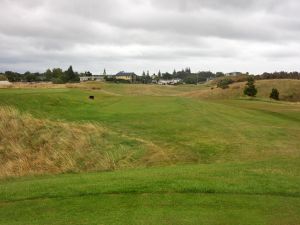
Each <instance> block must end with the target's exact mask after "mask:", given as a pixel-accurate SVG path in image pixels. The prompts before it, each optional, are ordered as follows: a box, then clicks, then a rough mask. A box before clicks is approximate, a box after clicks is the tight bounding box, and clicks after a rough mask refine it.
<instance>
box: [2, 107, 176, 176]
mask: <svg viewBox="0 0 300 225" xmlns="http://www.w3.org/2000/svg"><path fill="white" fill-rule="evenodd" d="M128 142H129V143H130V144H129V145H126V144H125V145H124V144H123V143H128ZM132 145H134V146H132ZM169 154H170V153H169V152H166V151H165V150H164V149H161V148H160V147H159V146H157V145H155V144H153V143H152V142H149V141H146V140H143V139H138V138H133V137H129V136H127V135H123V134H118V133H115V132H112V131H110V130H108V129H107V128H104V127H103V126H100V125H99V124H91V123H85V124H78V123H70V122H62V121H50V120H46V119H43V120H41V119H36V118H33V117H32V116H31V115H30V114H25V113H21V112H19V111H18V110H16V109H15V108H12V107H0V177H10V176H24V175H25V176H27V175H39V174H59V173H66V172H81V171H106V170H115V169H121V168H133V167H140V166H141V167H144V166H153V165H162V164H170V163H172V162H171V161H174V158H172V155H171V154H170V155H169Z"/></svg>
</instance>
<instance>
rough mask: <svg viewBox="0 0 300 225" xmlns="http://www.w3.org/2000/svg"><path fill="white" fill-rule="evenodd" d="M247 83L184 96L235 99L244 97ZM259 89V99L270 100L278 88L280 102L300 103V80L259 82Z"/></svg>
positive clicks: (204, 90)
mask: <svg viewBox="0 0 300 225" xmlns="http://www.w3.org/2000/svg"><path fill="white" fill-rule="evenodd" d="M245 84H246V82H239V83H234V84H232V85H230V87H229V88H228V89H221V88H216V87H211V88H206V89H202V90H195V91H190V92H186V93H183V95H184V96H188V97H197V98H201V99H208V100H209V99H233V98H242V97H244V94H243V91H244V87H245ZM255 85H256V87H257V89H258V94H257V97H258V98H265V99H269V97H270V93H271V91H272V88H277V89H278V90H279V93H280V100H284V101H293V102H297V101H300V80H288V79H276V80H258V81H256V82H255Z"/></svg>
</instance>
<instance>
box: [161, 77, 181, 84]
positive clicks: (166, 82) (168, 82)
mask: <svg viewBox="0 0 300 225" xmlns="http://www.w3.org/2000/svg"><path fill="white" fill-rule="evenodd" d="M181 82H182V80H181V79H178V78H177V79H172V80H159V81H158V84H160V85H176V84H180V83H181Z"/></svg>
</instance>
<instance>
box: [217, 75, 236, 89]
mask: <svg viewBox="0 0 300 225" xmlns="http://www.w3.org/2000/svg"><path fill="white" fill-rule="evenodd" d="M232 83H233V80H231V79H230V78H225V79H222V80H219V81H218V83H217V87H218V88H222V89H226V88H229V85H230V84H232Z"/></svg>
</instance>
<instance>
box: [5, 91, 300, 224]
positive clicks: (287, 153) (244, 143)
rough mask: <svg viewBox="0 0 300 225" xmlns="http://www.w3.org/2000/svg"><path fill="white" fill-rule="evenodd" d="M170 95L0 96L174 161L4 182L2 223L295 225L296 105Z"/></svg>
mask: <svg viewBox="0 0 300 225" xmlns="http://www.w3.org/2000/svg"><path fill="white" fill-rule="evenodd" d="M132 88H134V86H132ZM155 88H157V87H155ZM162 88H163V87H162ZM183 90H184V87H180V90H179V91H178V93H182V91H183ZM110 92H113V93H115V94H118V96H116V95H115V96H113V95H110V94H109V93H110ZM90 94H93V95H95V96H96V100H95V101H90V100H89V99H88V96H89V95H90ZM175 94H176V89H175V90H173V89H172V92H171V93H170V92H169V90H168V91H161V92H160V93H159V95H163V96H151V94H150V95H149V92H147V96H143V95H141V94H140V95H136V94H131V92H130V91H128V86H126V85H120V86H116V85H113V86H109V85H108V86H107V87H106V92H104V91H103V90H102V91H87V90H78V89H61V90H46V89H32V90H30V89H27V90H15V89H11V90H0V102H1V104H2V105H11V106H14V107H16V108H18V109H20V110H22V111H25V112H29V113H31V114H32V115H34V116H35V117H38V118H48V119H52V120H65V121H75V122H85V121H91V122H93V121H95V122H99V123H101V124H103V125H105V126H106V127H108V128H109V129H112V130H114V131H116V132H118V133H120V134H126V135H128V136H131V137H136V138H141V139H143V140H147V141H151V142H153V143H154V144H156V145H157V146H160V147H161V148H163V149H167V150H168V153H169V154H171V155H172V157H174V161H173V162H174V163H175V162H176V163H177V165H176V166H168V167H156V168H148V169H145V168H144V169H142V168H141V169H132V170H124V171H117V172H109V173H93V174H80V175H79V174H71V175H60V176H46V177H36V178H35V177H31V178H19V179H9V180H3V181H1V183H0V224H226V225H227V224H228V225H234V224H251V225H252V224H257V225H260V224H270V225H271V224H272V225H273V224H282V225H289V224H290V225H295V224H300V217H299V215H300V211H299V209H300V183H299V182H300V168H299V165H300V163H299V162H300V160H299V154H300V153H299V146H300V106H299V105H298V104H289V103H275V102H269V101H265V100H254V101H251V100H247V99H239V100H226V101H201V100H198V99H193V98H184V97H180V96H174V95H175ZM184 163H188V164H189V165H182V164H184ZM192 163H193V165H191V164H192ZM157 165H159V162H158V164H157Z"/></svg>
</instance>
